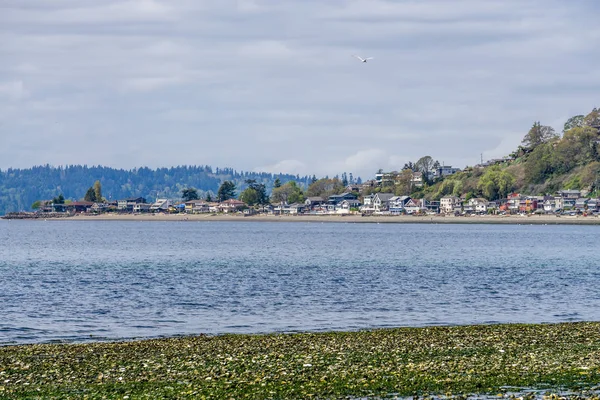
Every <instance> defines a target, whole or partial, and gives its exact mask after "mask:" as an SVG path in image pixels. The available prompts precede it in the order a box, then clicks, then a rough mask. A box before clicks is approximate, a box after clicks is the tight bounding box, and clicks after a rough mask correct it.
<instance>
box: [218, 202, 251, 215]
mask: <svg viewBox="0 0 600 400" xmlns="http://www.w3.org/2000/svg"><path fill="white" fill-rule="evenodd" d="M246 207H247V206H246V203H244V202H243V201H239V200H236V199H229V200H225V201H222V202H221V203H219V211H220V212H224V213H232V212H236V211H239V210H241V209H243V208H246Z"/></svg>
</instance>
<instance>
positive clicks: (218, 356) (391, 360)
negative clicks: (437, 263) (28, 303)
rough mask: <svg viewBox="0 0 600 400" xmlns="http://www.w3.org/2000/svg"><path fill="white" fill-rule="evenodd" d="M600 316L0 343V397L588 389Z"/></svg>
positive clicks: (598, 361) (594, 374)
mask: <svg viewBox="0 0 600 400" xmlns="http://www.w3.org/2000/svg"><path fill="white" fill-rule="evenodd" d="M598 382H600V323H570V324H552V325H491V326H466V327H434V328H401V329H389V330H387V329H386V330H374V331H362V332H340V333H316V334H311V333H305V334H273V335H224V336H214V337H211V336H198V337H185V338H172V339H160V340H145V341H137V342H119V343H90V344H76V345H54V344H49V345H24V346H6V347H0V398H7V399H13V398H90V399H96V398H98V399H99V398H111V399H112V398H125V396H128V398H129V399H136V398H149V399H150V398H151V399H158V398H202V397H203V396H205V397H206V398H215V399H229V398H235V399H243V398H250V399H267V398H280V399H293V398H298V399H308V398H340V397H342V398H343V397H344V396H352V397H361V396H362V397H364V396H373V397H375V396H382V397H385V396H389V395H390V394H397V395H407V396H412V395H421V396H422V395H426V394H450V393H451V394H453V395H458V394H474V393H492V394H497V393H501V392H502V391H503V390H505V389H503V388H502V387H503V386H514V387H534V388H550V389H552V390H558V388H567V389H574V390H578V389H581V388H591V387H593V385H594V384H596V383H598Z"/></svg>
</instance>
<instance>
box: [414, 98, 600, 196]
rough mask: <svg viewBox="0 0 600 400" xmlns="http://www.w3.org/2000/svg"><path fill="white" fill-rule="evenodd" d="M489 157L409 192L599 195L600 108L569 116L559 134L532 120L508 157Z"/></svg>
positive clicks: (428, 193)
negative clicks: (568, 191) (582, 192)
mask: <svg viewBox="0 0 600 400" xmlns="http://www.w3.org/2000/svg"><path fill="white" fill-rule="evenodd" d="M494 161H495V162H492V163H490V164H492V165H478V166H474V167H468V168H465V170H464V171H463V172H460V173H457V174H454V175H451V176H448V177H446V178H445V179H443V180H439V181H436V182H430V184H429V185H425V187H423V188H422V189H414V190H413V191H412V194H413V196H416V197H419V196H424V197H426V198H429V199H436V200H437V199H439V198H440V197H442V196H446V195H454V196H465V197H467V198H471V197H484V198H487V199H488V200H496V199H499V198H503V197H506V195H507V194H509V193H511V192H517V193H521V194H527V195H545V194H555V193H556V191H558V190H562V189H580V190H587V191H589V192H590V193H591V195H593V196H598V195H600V175H599V174H600V110H598V109H596V108H594V109H593V110H592V111H591V112H590V113H589V114H587V115H576V116H574V117H572V118H569V120H568V121H566V123H565V124H564V127H563V131H562V133H558V132H555V130H554V129H553V128H552V127H550V126H545V125H543V124H541V123H540V122H535V123H534V124H533V126H531V128H530V129H529V131H526V132H525V134H524V136H523V140H522V142H521V145H520V146H518V148H517V149H516V150H515V151H514V152H513V153H512V154H510V156H508V157H506V158H504V159H501V160H494Z"/></svg>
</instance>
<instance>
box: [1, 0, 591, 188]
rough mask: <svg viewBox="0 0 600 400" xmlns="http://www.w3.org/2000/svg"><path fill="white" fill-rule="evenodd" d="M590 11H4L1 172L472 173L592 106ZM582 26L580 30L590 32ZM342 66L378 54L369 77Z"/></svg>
mask: <svg viewBox="0 0 600 400" xmlns="http://www.w3.org/2000/svg"><path fill="white" fill-rule="evenodd" d="M599 9H600V6H598V5H597V4H596V2H594V1H593V0H579V1H576V2H569V3H568V4H567V3H565V2H562V1H559V0H550V1H546V0H527V1H517V0H513V1H499V0H490V1H485V2H482V1H476V0H461V1H456V2H448V1H442V0H427V1H419V2H414V1H391V0H390V1H385V0H333V1H330V2H320V1H316V0H302V1H300V0H284V1H278V2H275V1H271V0H263V1H261V0H237V1H234V0H227V1H225V0H221V1H216V0H214V1H211V0H205V1H195V0H194V1H193V0H178V1H163V0H137V1H136V0H128V1H125V0H123V1H117V0H107V1H103V2H97V1H95V0H94V1H92V0H56V1H52V2H46V1H42V0H5V1H3V2H2V4H0V55H1V56H2V60H3V63H2V65H0V118H1V122H0V139H1V142H2V145H1V146H0V168H7V167H29V166H32V165H36V164H42V163H50V164H54V165H64V164H74V163H86V164H88V165H92V164H103V165H109V166H114V167H119V168H132V167H137V166H150V167H158V166H170V165H181V164H210V165H214V166H230V167H233V168H235V169H238V170H267V171H272V172H290V173H300V174H311V175H312V174H317V175H325V174H327V175H330V176H331V175H335V174H338V173H340V172H343V171H347V172H353V173H354V175H355V176H357V175H360V176H362V177H363V178H368V177H370V176H372V175H373V174H374V172H375V171H376V170H377V169H379V168H383V169H399V168H401V167H402V165H404V163H405V162H407V161H416V159H418V158H419V157H421V156H423V155H426V154H428V155H431V156H433V157H434V158H436V159H439V160H440V161H444V162H445V163H446V164H452V165H455V166H459V167H464V166H465V165H472V164H474V163H476V162H477V161H478V160H479V157H480V154H481V153H483V155H484V158H492V157H500V156H503V155H506V154H507V153H509V152H510V151H512V150H513V149H514V148H516V146H517V145H518V144H519V143H520V140H521V138H522V136H523V135H524V134H525V132H526V131H527V130H528V128H529V126H530V125H531V124H532V123H533V121H535V120H540V121H542V123H546V124H552V125H553V126H554V127H555V129H556V130H557V131H560V130H561V125H562V123H563V122H564V121H565V120H566V119H567V118H569V117H570V116H572V115H575V114H581V113H586V112H588V111H589V110H590V109H591V108H593V107H594V106H598V104H597V103H595V102H597V93H598V90H599V89H600V74H599V73H598V72H597V64H598V57H599V56H598V54H600V52H599V50H600V45H599V44H598V43H600V41H599V40H598V39H600V28H599V27H598V26H597V24H596V22H595V17H594V16H595V15H597V12H598V11H600V10H599ZM584 27H585V28H584ZM352 54H361V55H364V56H373V57H375V58H374V60H372V61H371V62H369V63H367V64H363V63H360V62H358V60H356V59H354V58H352Z"/></svg>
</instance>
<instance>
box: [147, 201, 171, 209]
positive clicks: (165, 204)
mask: <svg viewBox="0 0 600 400" xmlns="http://www.w3.org/2000/svg"><path fill="white" fill-rule="evenodd" d="M171 204H172V203H171V200H168V199H156V201H155V202H154V203H153V204H152V205H151V206H150V211H153V212H157V211H160V212H166V211H168V210H169V207H171Z"/></svg>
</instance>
